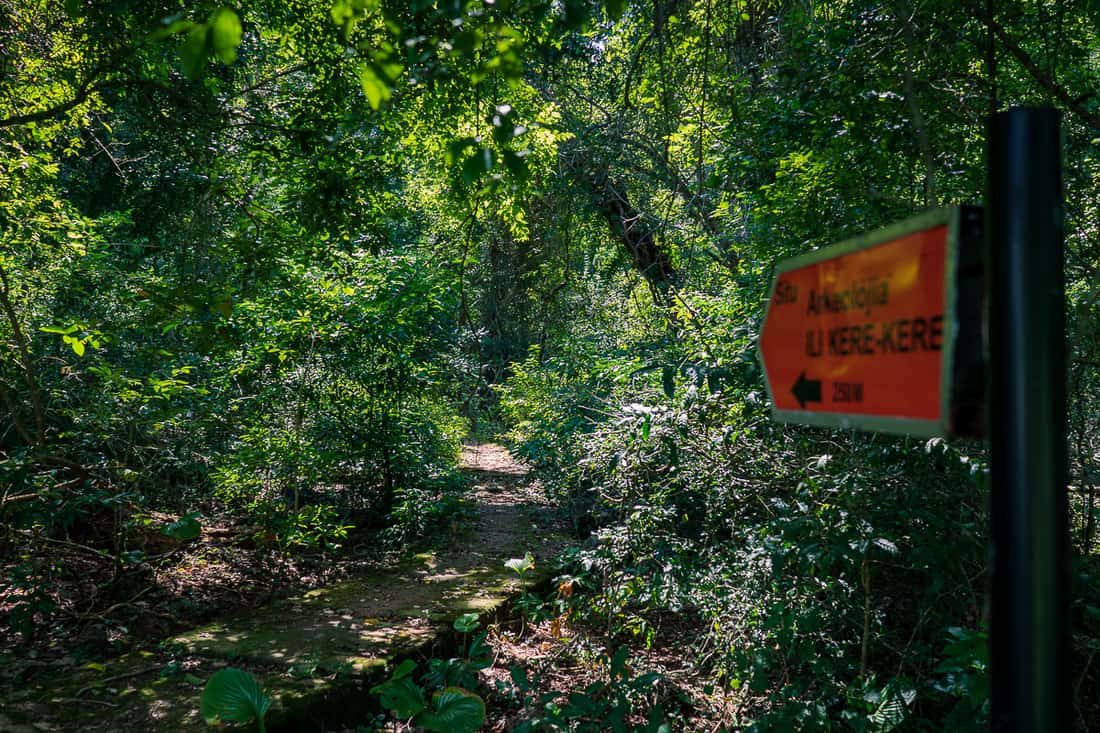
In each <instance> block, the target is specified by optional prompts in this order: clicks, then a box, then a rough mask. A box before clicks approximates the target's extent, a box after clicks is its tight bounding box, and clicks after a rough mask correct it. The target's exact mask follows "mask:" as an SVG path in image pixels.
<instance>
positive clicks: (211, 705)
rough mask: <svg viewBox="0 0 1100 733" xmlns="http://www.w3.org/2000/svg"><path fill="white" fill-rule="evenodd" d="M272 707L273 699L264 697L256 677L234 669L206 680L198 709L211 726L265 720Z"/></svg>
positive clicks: (221, 672) (224, 670)
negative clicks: (226, 722) (222, 723)
mask: <svg viewBox="0 0 1100 733" xmlns="http://www.w3.org/2000/svg"><path fill="white" fill-rule="evenodd" d="M270 707H271V700H270V699H268V698H267V696H266V695H264V693H263V690H262V689H260V683H259V682H257V681H256V678H255V677H253V676H252V675H251V674H249V673H248V672H245V671H244V670H243V669H237V668H235V667H229V668H227V669H223V670H222V671H220V672H218V673H217V674H215V675H214V676H213V677H211V678H210V679H209V680H207V682H206V688H205V689H203V691H202V698H201V699H200V701H199V710H200V711H201V713H202V717H203V719H204V720H205V721H206V722H207V724H208V725H215V724H216V723H218V722H220V721H232V722H234V723H248V722H250V721H252V720H263V717H264V716H265V715H266V714H267V710H268V708H270Z"/></svg>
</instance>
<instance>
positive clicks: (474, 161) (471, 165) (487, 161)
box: [462, 147, 497, 183]
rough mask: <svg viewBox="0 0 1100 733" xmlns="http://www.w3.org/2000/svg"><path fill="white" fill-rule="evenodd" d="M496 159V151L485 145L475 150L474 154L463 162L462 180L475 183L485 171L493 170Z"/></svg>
mask: <svg viewBox="0 0 1100 733" xmlns="http://www.w3.org/2000/svg"><path fill="white" fill-rule="evenodd" d="M496 159H497V156H496V153H494V152H493V150H492V149H491V148H484V147H483V148H480V149H479V150H475V151H474V153H473V155H471V156H470V157H468V158H466V161H465V162H464V163H463V164H462V180H463V181H465V182H466V183H473V182H474V181H476V180H477V179H478V178H480V177H481V175H482V174H483V173H488V172H489V171H490V170H492V168H493V165H494V164H495V163H496Z"/></svg>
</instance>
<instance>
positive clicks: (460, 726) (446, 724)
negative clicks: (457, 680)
mask: <svg viewBox="0 0 1100 733" xmlns="http://www.w3.org/2000/svg"><path fill="white" fill-rule="evenodd" d="M432 708H433V710H432V711H431V712H428V713H425V714H424V715H422V716H420V718H419V719H417V721H416V722H417V723H419V724H420V725H421V727H423V728H424V730H430V731H435V732H436V733H474V731H477V730H479V729H480V728H481V726H483V725H485V701H484V700H482V699H481V698H480V697H478V696H477V695H475V694H474V693H472V692H469V691H467V690H464V689H462V688H461V687H447V688H445V689H443V690H441V691H440V692H437V693H435V694H434V695H432Z"/></svg>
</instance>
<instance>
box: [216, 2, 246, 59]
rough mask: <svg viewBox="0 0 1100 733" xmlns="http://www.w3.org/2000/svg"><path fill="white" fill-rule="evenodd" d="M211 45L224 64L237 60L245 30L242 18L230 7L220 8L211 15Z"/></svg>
mask: <svg viewBox="0 0 1100 733" xmlns="http://www.w3.org/2000/svg"><path fill="white" fill-rule="evenodd" d="M207 25H209V26H210V47H211V49H212V50H213V52H214V55H215V56H217V57H218V60H219V61H221V62H222V63H223V64H231V63H233V62H234V61H236V60H237V46H239V45H240V44H241V38H242V37H243V36H244V30H243V29H242V28H241V19H240V18H238V17H237V14H236V13H235V12H233V11H232V10H230V9H229V8H218V9H217V10H215V11H214V13H213V14H212V15H211V16H210V21H209V22H208V24H207Z"/></svg>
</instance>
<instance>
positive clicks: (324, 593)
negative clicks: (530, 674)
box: [0, 444, 565, 733]
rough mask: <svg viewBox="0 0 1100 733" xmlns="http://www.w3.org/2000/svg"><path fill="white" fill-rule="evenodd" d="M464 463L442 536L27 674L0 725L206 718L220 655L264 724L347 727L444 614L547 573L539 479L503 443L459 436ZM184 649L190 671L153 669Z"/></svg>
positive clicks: (445, 630) (131, 727)
mask: <svg viewBox="0 0 1100 733" xmlns="http://www.w3.org/2000/svg"><path fill="white" fill-rule="evenodd" d="M463 464H464V469H465V470H466V471H467V472H468V473H469V474H470V476H471V478H472V481H473V483H474V486H473V489H472V494H471V503H472V516H471V518H470V521H469V527H468V530H466V531H464V532H462V533H460V534H458V535H457V536H456V537H454V538H453V539H452V540H451V544H450V546H449V547H446V548H444V549H441V550H438V551H436V552H434V553H423V554H420V555H417V556H415V557H414V558H412V559H411V560H409V561H406V562H404V563H402V564H401V565H399V566H397V567H395V568H392V569H390V570H387V571H384V572H380V573H376V574H373V575H370V576H367V577H362V578H357V579H353V580H349V581H346V582H343V583H340V584H337V585H333V586H330V587H326V588H319V589H316V590H313V591H310V592H309V593H306V594H305V595H304V596H301V597H297V598H290V599H286V600H283V601H279V602H277V603H274V604H271V605H269V606H266V607H263V608H260V609H257V610H256V611H255V612H254V613H252V614H249V615H248V616H244V617H240V618H234V619H228V620H223V621H220V622H218V623H214V624H209V625H207V626H203V627H200V628H197V629H194V630H192V631H189V632H187V633H184V634H180V635H178V636H175V637H172V638H169V639H166V640H165V641H164V642H163V643H162V644H161V645H160V648H159V649H157V650H146V651H138V652H132V653H130V654H128V655H126V656H123V657H120V658H118V659H116V660H114V661H112V662H109V663H107V664H106V665H102V667H103V668H88V667H85V668H81V669H80V670H77V671H76V672H72V673H69V674H67V675H66V676H65V677H63V678H59V679H56V680H53V681H52V683H51V682H43V681H37V682H36V683H35V684H32V685H29V686H27V687H26V688H24V689H21V690H16V691H15V692H14V693H13V694H11V695H8V697H9V699H7V700H0V733H4V732H5V731H11V732H13V733H14V732H16V731H18V732H19V733H29V732H30V731H69V730H72V731H76V730H79V731H110V732H111V733H123V732H128V731H160V730H164V731H189V730H204V729H205V728H206V726H205V724H204V723H203V721H202V718H201V717H200V715H199V712H198V703H199V696H200V694H201V691H202V690H201V686H200V685H198V684H194V683H197V682H198V681H199V680H205V679H206V678H207V677H209V675H210V674H212V673H213V672H214V671H216V670H217V669H219V668H221V667H225V666H227V665H232V666H237V667H243V668H245V669H248V670H250V671H252V672H253V673H254V674H256V676H257V677H258V678H259V679H260V680H261V682H262V683H263V684H264V686H265V688H266V689H267V691H268V693H269V695H270V696H271V697H272V699H273V703H274V704H273V707H272V710H271V712H270V713H269V715H268V730H271V731H275V730H280V729H282V730H294V731H308V730H318V731H319V730H326V729H327V730H332V729H334V728H336V729H338V728H339V727H340V726H341V725H348V724H352V725H353V724H354V723H355V718H356V715H357V714H358V715H363V716H365V715H368V714H369V711H370V710H372V709H373V707H374V703H373V700H372V699H371V698H372V696H370V695H369V694H368V693H367V690H368V689H369V688H370V687H371V686H373V685H374V684H377V683H378V682H379V681H380V680H382V679H384V678H385V677H386V675H387V674H388V670H389V669H391V668H392V666H393V665H394V663H395V662H396V661H400V660H402V659H406V658H409V657H416V656H419V655H426V654H430V653H431V651H432V649H433V648H438V649H439V650H440V651H441V653H445V650H446V648H447V647H448V646H449V645H450V644H451V643H452V632H451V627H450V623H451V621H453V620H454V619H455V618H457V617H458V616H460V615H461V614H463V613H468V612H476V613H479V614H483V615H484V616H486V617H492V616H494V615H495V614H497V613H498V612H499V611H500V610H501V609H502V608H503V607H504V606H505V605H506V604H507V603H508V601H509V600H510V599H512V598H514V597H516V596H517V595H518V594H519V593H520V592H522V590H523V588H524V586H529V585H531V584H533V583H536V582H538V581H539V580H541V579H542V578H544V577H545V575H544V569H545V567H546V563H545V562H544V561H546V560H549V559H550V558H551V557H553V556H554V555H556V554H557V553H558V552H560V550H561V549H562V548H563V547H564V544H565V543H564V540H563V535H562V532H561V528H560V526H559V525H558V524H557V523H556V522H555V518H554V513H553V511H552V510H551V508H550V507H549V506H547V504H546V502H545V500H544V499H543V498H542V495H541V492H540V491H539V489H538V486H537V485H536V484H534V483H533V482H532V481H531V480H529V479H528V478H527V477H526V475H525V470H524V469H523V467H522V466H520V465H518V464H516V463H515V462H514V461H513V460H512V459H511V457H510V456H509V455H508V453H507V451H506V450H505V449H504V448H502V447H500V446H497V445H491V444H480V445H471V446H467V448H466V449H465V450H464V453H463ZM527 552H531V553H532V554H533V555H534V556H535V558H536V569H535V571H534V572H532V573H530V574H528V576H526V577H525V578H524V579H523V580H522V581H521V580H520V579H519V578H517V577H516V574H515V573H514V572H513V571H512V570H510V569H507V568H505V566H504V563H505V561H507V560H508V559H510V558H513V557H521V556H523V555H524V554H525V553H527ZM180 658H183V659H185V660H186V669H187V674H186V675H182V676H174V677H170V676H162V675H161V672H162V671H163V670H164V667H165V664H166V663H167V661H169V660H170V659H180ZM189 680H190V681H189ZM360 722H364V723H365V722H366V718H365V717H364V718H361V719H360Z"/></svg>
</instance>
